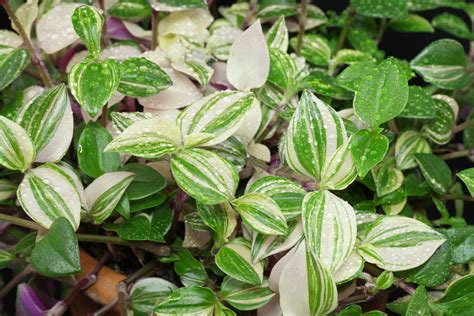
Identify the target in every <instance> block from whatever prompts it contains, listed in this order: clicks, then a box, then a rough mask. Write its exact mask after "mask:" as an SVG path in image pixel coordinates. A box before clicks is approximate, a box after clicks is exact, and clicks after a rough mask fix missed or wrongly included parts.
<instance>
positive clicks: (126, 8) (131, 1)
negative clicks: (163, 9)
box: [108, 0, 151, 19]
mask: <svg viewBox="0 0 474 316" xmlns="http://www.w3.org/2000/svg"><path fill="white" fill-rule="evenodd" d="M108 13H109V14H110V15H111V16H113V17H116V18H119V19H143V18H146V17H148V16H150V15H151V8H150V5H149V4H148V1H146V0H120V1H119V2H117V3H115V4H114V5H112V6H111V7H110V8H109V10H108Z"/></svg>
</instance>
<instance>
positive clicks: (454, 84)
mask: <svg viewBox="0 0 474 316" xmlns="http://www.w3.org/2000/svg"><path fill="white" fill-rule="evenodd" d="M466 64H467V59H466V54H465V52H464V48H463V46H462V45H461V44H460V43H459V42H457V41H455V40H452V39H440V40H437V41H435V42H432V43H431V44H430V45H428V46H427V47H425V48H424V49H423V50H422V51H421V52H420V53H419V54H418V55H417V56H416V57H415V58H414V59H413V60H412V61H411V62H410V66H411V68H412V69H413V70H415V71H416V72H417V73H418V74H420V75H421V77H423V79H424V80H425V81H427V82H429V83H432V84H434V85H435V86H437V87H439V88H442V89H448V90H453V89H459V88H462V87H464V86H466V85H467V84H468V82H469V76H468V74H467V72H466V69H465V68H466Z"/></svg>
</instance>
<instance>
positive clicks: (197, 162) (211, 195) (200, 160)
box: [171, 148, 239, 205]
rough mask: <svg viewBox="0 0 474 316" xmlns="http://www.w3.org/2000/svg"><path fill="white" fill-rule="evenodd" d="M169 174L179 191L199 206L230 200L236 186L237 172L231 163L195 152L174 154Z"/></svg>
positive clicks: (198, 150)
mask: <svg viewBox="0 0 474 316" xmlns="http://www.w3.org/2000/svg"><path fill="white" fill-rule="evenodd" d="M171 172H172V173H173V177H174V178H175V180H176V183H177V184H178V185H179V187H180V188H181V189H183V191H184V192H186V193H187V194H189V195H190V196H191V197H193V198H194V199H196V200H197V201H199V202H201V203H202V204H209V205H213V204H219V203H223V202H226V201H230V200H232V199H233V198H234V194H235V190H236V189H237V184H238V182H239V177H238V174H237V170H236V169H235V167H234V166H233V165H232V164H231V163H229V162H227V161H226V160H224V159H223V158H221V157H220V156H219V155H217V154H215V153H213V152H211V151H208V150H204V149H198V148H195V149H187V150H183V151H180V152H177V153H175V154H173V155H172V156H171Z"/></svg>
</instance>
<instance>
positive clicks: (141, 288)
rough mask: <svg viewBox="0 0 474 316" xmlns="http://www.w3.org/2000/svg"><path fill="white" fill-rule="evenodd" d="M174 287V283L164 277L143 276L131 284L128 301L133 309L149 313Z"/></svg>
mask: <svg viewBox="0 0 474 316" xmlns="http://www.w3.org/2000/svg"><path fill="white" fill-rule="evenodd" d="M176 288H177V287H176V285H174V284H173V283H171V282H169V281H167V280H165V279H161V278H155V277H149V278H143V279H141V280H139V281H138V282H136V283H135V284H133V287H132V288H131V289H130V296H129V297H128V302H129V304H130V307H131V308H132V309H133V310H135V311H139V312H143V313H149V312H152V311H153V308H154V307H155V306H156V305H157V304H158V303H161V302H162V301H164V300H165V299H166V298H167V296H168V295H169V294H170V293H171V291H173V290H175V289H176Z"/></svg>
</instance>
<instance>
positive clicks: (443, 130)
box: [423, 94, 459, 145]
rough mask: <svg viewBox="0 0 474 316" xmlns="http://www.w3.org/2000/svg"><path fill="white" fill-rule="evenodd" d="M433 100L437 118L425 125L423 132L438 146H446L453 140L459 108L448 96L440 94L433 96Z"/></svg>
mask: <svg viewBox="0 0 474 316" xmlns="http://www.w3.org/2000/svg"><path fill="white" fill-rule="evenodd" d="M433 99H434V107H435V117H434V118H433V119H432V120H429V121H427V122H426V123H425V124H424V126H423V132H424V133H425V134H427V136H428V137H429V138H430V139H431V140H432V141H433V142H435V143H436V144H439V145H444V144H446V143H448V142H449V140H450V139H451V136H452V129H453V127H454V125H455V124H456V117H457V115H458V112H459V106H458V104H457V102H456V101H455V100H454V99H453V98H451V97H448V96H447V95H442V94H438V95H435V96H433Z"/></svg>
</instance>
